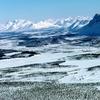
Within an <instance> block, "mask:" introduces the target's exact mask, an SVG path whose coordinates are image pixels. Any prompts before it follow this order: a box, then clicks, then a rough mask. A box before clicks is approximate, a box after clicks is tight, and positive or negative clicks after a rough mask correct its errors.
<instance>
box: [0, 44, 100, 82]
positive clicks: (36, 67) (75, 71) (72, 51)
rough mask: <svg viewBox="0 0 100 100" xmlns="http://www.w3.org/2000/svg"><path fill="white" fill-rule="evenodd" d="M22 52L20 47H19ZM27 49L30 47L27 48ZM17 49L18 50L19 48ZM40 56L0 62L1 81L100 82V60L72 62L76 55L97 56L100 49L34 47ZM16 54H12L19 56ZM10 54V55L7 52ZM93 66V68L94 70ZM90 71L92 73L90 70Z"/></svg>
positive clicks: (90, 59) (61, 46)
mask: <svg viewBox="0 0 100 100" xmlns="http://www.w3.org/2000/svg"><path fill="white" fill-rule="evenodd" d="M19 49H20V48H19ZM25 49H26V50H28V49H27V48H25ZM17 50H18V48H17ZM31 50H34V51H38V52H39V54H37V55H34V56H31V57H25V58H11V59H2V60H0V76H1V78H0V81H1V82H2V81H13V82H14V81H24V82H26V81H32V82H40V81H42V82H48V81H49V82H57V83H95V82H100V73H99V71H100V58H99V56H98V57H97V58H95V57H94V56H93V57H90V58H87V57H86V58H82V59H80V60H78V59H75V58H74V59H71V57H73V56H75V55H82V54H84V55H85V54H93V53H94V54H98V55H99V53H100V49H99V48H96V47H89V46H70V45H68V44H56V45H48V46H43V47H34V48H31ZM16 53H17V52H14V53H12V55H13V54H16ZM17 54H18V53H17ZM7 55H11V53H10V54H9V53H7ZM92 67H93V68H92ZM89 69H90V70H89Z"/></svg>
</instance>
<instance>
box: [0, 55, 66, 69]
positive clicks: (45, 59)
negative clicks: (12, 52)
mask: <svg viewBox="0 0 100 100" xmlns="http://www.w3.org/2000/svg"><path fill="white" fill-rule="evenodd" d="M64 56H65V55H64V54H63V53H57V54H50V53H43V54H40V55H35V56H32V57H28V58H13V59H6V60H0V68H11V67H18V66H24V65H29V64H42V63H50V62H54V61H57V60H58V59H60V58H62V57H64Z"/></svg>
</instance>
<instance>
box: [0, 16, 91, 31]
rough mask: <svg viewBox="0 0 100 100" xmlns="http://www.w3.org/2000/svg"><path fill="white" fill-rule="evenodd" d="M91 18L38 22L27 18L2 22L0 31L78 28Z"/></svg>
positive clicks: (69, 18)
mask: <svg viewBox="0 0 100 100" xmlns="http://www.w3.org/2000/svg"><path fill="white" fill-rule="evenodd" d="M90 19H91V18H89V17H79V16H78V17H75V18H72V17H68V18H66V19H61V20H60V19H57V20H52V19H49V20H45V21H40V22H38V23H33V22H32V21H27V20H14V21H8V22H7V23H5V24H0V32H16V31H17V32H18V31H20V32H21V31H33V30H39V29H48V28H61V27H64V28H66V29H68V30H76V29H79V28H81V27H83V26H84V25H86V24H87V23H88V22H89V21H90Z"/></svg>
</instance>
